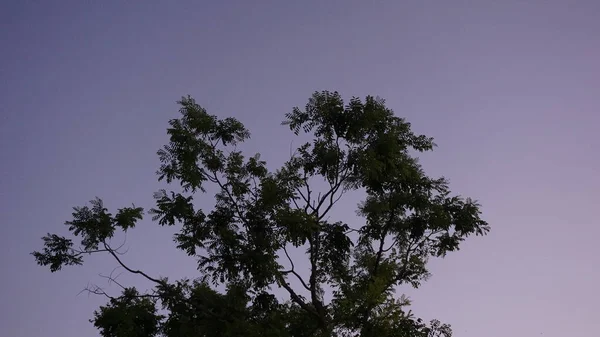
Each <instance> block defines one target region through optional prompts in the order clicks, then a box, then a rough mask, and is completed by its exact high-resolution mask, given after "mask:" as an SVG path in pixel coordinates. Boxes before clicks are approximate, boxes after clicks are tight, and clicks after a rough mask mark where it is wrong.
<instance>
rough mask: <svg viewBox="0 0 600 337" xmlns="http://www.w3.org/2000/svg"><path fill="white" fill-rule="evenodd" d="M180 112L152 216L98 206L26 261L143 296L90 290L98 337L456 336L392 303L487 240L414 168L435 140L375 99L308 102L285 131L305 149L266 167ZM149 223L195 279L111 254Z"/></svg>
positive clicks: (187, 111) (230, 138) (188, 102)
mask: <svg viewBox="0 0 600 337" xmlns="http://www.w3.org/2000/svg"><path fill="white" fill-rule="evenodd" d="M178 103H179V105H180V114H181V115H180V117H179V118H177V119H172V120H170V121H169V127H168V129H167V133H168V136H169V139H170V140H169V142H168V144H166V145H165V146H164V147H163V148H162V149H160V150H159V151H158V157H159V159H160V163H161V165H160V168H159V169H158V171H157V174H158V179H159V180H165V181H166V182H167V183H169V186H171V187H172V189H173V190H172V191H167V190H159V191H158V192H156V193H155V195H154V198H155V200H156V205H155V206H154V208H152V209H150V210H149V211H148V212H145V211H144V209H143V208H141V207H136V206H132V207H124V208H121V209H117V210H116V211H114V212H113V213H111V212H109V210H108V209H107V208H106V207H105V206H104V204H103V202H102V200H101V199H98V198H97V199H94V200H92V201H91V202H90V204H89V205H87V206H83V207H75V208H74V211H73V218H72V219H71V220H69V221H67V222H66V225H67V227H68V230H69V232H70V236H69V237H63V236H59V235H56V234H48V235H46V236H45V237H43V241H44V248H43V250H41V251H36V252H33V253H32V254H33V256H34V257H35V260H36V261H37V263H38V264H40V265H44V266H48V267H49V268H50V270H51V271H52V272H56V271H59V270H60V269H61V268H62V267H64V266H69V265H81V264H83V263H84V257H86V256H87V255H89V254H106V255H108V256H110V257H111V258H113V259H114V260H115V263H117V264H118V265H119V266H121V267H122V268H124V269H125V270H127V271H128V272H130V273H133V274H138V275H139V276H140V277H142V278H145V279H146V280H147V281H149V282H151V283H152V284H153V285H154V288H153V289H152V290H151V291H149V292H140V291H139V290H138V289H136V288H135V287H127V286H122V288H123V289H122V293H121V294H120V295H118V296H115V295H110V294H108V293H106V292H105V291H103V290H102V289H100V288H95V289H89V290H90V291H91V292H95V293H100V294H103V295H106V296H108V297H109V301H108V303H106V304H105V305H103V306H101V307H100V308H99V309H98V310H97V311H96V312H95V313H94V316H93V318H92V320H91V321H92V323H93V324H94V325H95V326H96V327H97V329H98V330H99V332H100V334H101V335H102V336H104V337H151V336H165V337H179V336H181V337H183V336H185V337H193V336H197V337H225V336H232V337H233V336H248V337H258V336H264V337H271V336H272V337H275V336H277V337H312V336H323V337H324V336H327V337H330V336H336V337H345V336H348V337H349V336H362V337H365V336H378V337H386V336H390V337H391V336H397V337H402V336H411V337H413V336H415V337H419V336H422V337H433V336H445V337H449V336H451V330H450V327H449V326H448V325H446V324H442V323H440V322H439V321H437V320H434V321H431V322H429V323H426V322H424V321H423V320H421V319H419V318H416V317H414V316H413V314H412V313H411V311H410V310H409V309H408V306H409V304H410V303H409V301H408V299H407V298H405V297H404V296H399V295H396V293H395V291H396V289H397V288H398V287H399V286H401V285H408V286H412V287H418V286H419V285H420V284H421V283H422V282H423V281H425V280H426V279H427V277H428V276H429V272H428V270H427V262H428V259H429V258H430V257H443V256H445V255H446V254H447V253H449V252H452V251H456V250H458V249H459V245H460V244H461V242H462V241H463V240H465V239H466V238H467V237H469V236H470V235H484V234H486V233H487V232H488V231H489V225H488V224H487V223H486V222H485V221H484V220H482V219H481V218H480V209H479V207H480V206H479V205H478V204H477V203H476V202H475V201H473V200H471V199H469V198H462V197H460V196H457V195H453V194H452V193H451V192H450V190H449V186H448V182H447V180H446V179H444V178H432V177H429V176H428V175H427V174H426V173H425V172H424V170H423V169H422V167H421V165H420V164H419V162H418V158H417V157H416V154H417V153H418V152H423V151H430V150H432V149H433V148H434V146H435V144H434V143H433V139H432V138H429V137H426V136H424V135H417V134H414V133H413V131H412V130H411V125H410V123H408V122H407V121H405V120H404V119H403V118H400V117H397V116H395V115H394V113H393V112H392V110H391V109H389V108H388V107H387V106H386V104H385V101H384V100H382V99H380V98H376V97H373V96H367V97H366V98H365V99H364V100H361V99H360V98H356V97H353V98H351V99H350V100H349V102H347V103H344V101H343V99H342V97H341V96H340V94H339V93H337V92H328V91H323V92H315V93H314V94H313V95H312V97H310V99H309V100H308V103H307V104H306V107H305V108H304V109H300V108H294V109H293V110H292V112H290V113H287V114H285V119H284V122H283V125H285V126H287V127H289V129H290V130H291V131H292V132H293V134H294V135H296V136H302V138H301V139H307V138H308V137H310V138H309V139H311V140H310V141H308V142H306V143H304V144H302V145H300V146H299V147H298V148H297V149H296V150H295V152H294V153H293V154H292V156H291V158H289V160H287V161H286V162H285V163H284V164H283V165H282V166H281V167H280V168H278V169H276V170H272V169H269V168H268V167H267V163H266V162H264V161H263V160H261V159H260V156H259V155H258V154H257V155H253V156H244V155H243V153H242V152H241V151H239V150H238V148H237V147H236V145H237V144H239V143H242V142H244V141H245V140H247V139H248V138H249V137H250V132H249V131H248V130H247V129H246V128H245V127H244V125H243V124H242V123H241V122H240V121H238V120H237V119H234V118H224V119H220V118H218V117H217V116H214V115H211V114H209V113H208V112H207V111H206V110H205V109H204V108H202V107H201V106H200V105H199V104H197V103H196V101H195V100H194V99H193V98H191V97H189V96H188V97H184V98H182V99H181V100H180V101H179V102H178ZM208 186H212V187H211V190H216V194H215V196H214V198H215V205H214V207H212V208H210V209H206V207H202V205H198V204H197V203H194V196H197V194H198V193H206V192H207V191H208V189H207V187H208ZM323 186H325V187H324V188H322V187H323ZM350 191H357V192H359V193H362V194H361V195H362V196H363V199H362V201H361V202H360V203H359V204H358V205H357V209H356V211H357V214H358V216H357V220H356V221H355V222H354V223H346V222H343V221H335V220H331V215H332V209H334V207H335V205H336V203H337V202H338V201H339V200H340V199H341V198H342V197H343V196H344V194H345V193H347V192H350ZM145 213H149V214H150V215H151V216H152V219H153V220H154V221H156V222H157V223H158V224H159V225H160V226H178V228H179V229H178V232H177V234H176V235H175V236H174V243H175V244H176V246H177V248H179V249H181V250H183V251H185V252H186V253H187V255H189V256H190V257H191V258H194V259H195V260H196V261H197V266H198V268H197V269H198V270H197V271H190V275H197V277H192V278H190V279H182V280H177V281H170V280H168V279H167V278H166V277H158V276H151V275H149V274H147V273H146V272H144V271H141V270H137V269H135V268H134V267H133V266H130V265H128V264H127V262H126V261H125V256H123V255H122V254H121V252H120V251H119V249H118V248H116V247H113V246H112V245H111V239H112V238H113V237H114V236H115V234H116V233H118V232H127V231H129V230H131V229H132V228H134V227H135V226H136V225H137V223H138V222H139V221H140V220H142V218H143V216H144V214H145ZM75 240H76V241H77V245H75ZM291 249H295V250H297V251H300V252H304V254H300V256H298V254H296V255H293V254H290V253H289V251H290V250H291ZM301 258H302V259H303V260H302V259H301ZM301 260H302V261H301ZM301 264H302V265H304V266H308V268H305V269H306V270H301V269H300V268H299V267H298V266H299V265H301ZM217 286H221V287H222V288H223V289H225V290H223V291H218V290H216V288H217Z"/></svg>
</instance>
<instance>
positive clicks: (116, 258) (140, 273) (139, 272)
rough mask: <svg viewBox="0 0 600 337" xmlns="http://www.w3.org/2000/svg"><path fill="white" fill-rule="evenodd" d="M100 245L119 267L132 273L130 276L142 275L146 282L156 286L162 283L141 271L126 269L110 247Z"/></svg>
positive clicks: (105, 244)
mask: <svg viewBox="0 0 600 337" xmlns="http://www.w3.org/2000/svg"><path fill="white" fill-rule="evenodd" d="M102 243H103V244H104V248H105V249H106V250H107V251H108V253H109V254H110V255H112V256H113V257H114V258H115V260H117V262H118V263H119V264H120V265H121V266H122V267H123V268H125V270H127V271H128V272H130V273H132V274H139V275H142V276H143V277H145V278H146V279H147V280H149V281H152V282H154V283H156V284H163V282H162V281H160V280H158V279H156V278H153V277H151V276H148V274H146V273H144V272H143V271H141V270H134V269H131V268H129V267H127V266H126V265H125V264H124V263H123V261H121V259H120V258H119V256H118V255H117V254H116V253H115V252H114V251H113V250H112V249H111V248H110V246H109V245H108V244H107V243H106V242H102Z"/></svg>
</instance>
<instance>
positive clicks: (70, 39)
mask: <svg viewBox="0 0 600 337" xmlns="http://www.w3.org/2000/svg"><path fill="white" fill-rule="evenodd" d="M315 90H337V91H339V92H340V93H341V94H342V95H343V96H344V97H345V98H348V99H349V98H350V97H351V96H361V97H364V96H366V95H368V94H372V95H379V96H381V97H383V98H385V99H386V100H387V104H388V106H389V107H390V108H392V109H393V110H394V111H395V112H396V114H397V115H399V116H402V117H406V118H407V120H408V121H410V122H411V123H412V124H413V127H414V129H415V130H416V131H417V132H419V133H425V134H427V135H430V136H433V137H434V138H435V141H436V143H437V144H438V145H439V146H438V148H437V149H436V150H435V151H434V152H432V153H429V154H426V155H424V156H423V157H422V164H423V166H424V168H425V169H426V171H427V172H428V173H430V174H431V175H434V176H439V175H444V176H446V177H447V178H448V179H449V180H450V182H451V188H452V190H453V191H454V192H455V193H457V194H461V195H464V196H470V197H473V198H475V199H477V200H479V201H480V203H481V204H482V210H483V212H484V214H483V215H484V217H485V219H486V220H487V221H488V222H489V223H490V224H491V225H492V231H491V232H490V234H489V235H488V236H487V237H483V238H481V237H478V238H473V239H469V240H467V242H466V243H465V244H464V246H463V248H462V249H461V250H460V251H459V252H457V253H452V254H450V255H448V257H447V258H445V259H443V260H432V261H431V272H432V274H433V276H432V278H431V279H430V280H429V281H428V282H426V283H425V284H424V285H423V286H422V287H421V288H420V289H418V290H416V291H413V290H410V289H403V288H401V289H400V291H403V292H406V293H408V294H410V296H411V298H412V299H413V301H414V304H413V306H412V309H413V312H414V313H415V314H416V315H417V316H420V317H424V318H426V319H430V318H437V319H440V320H441V321H443V322H447V323H450V324H451V325H452V327H453V329H454V336H456V337H530V336H541V335H542V334H543V336H544V337H565V336H569V337H591V336H595V335H597V334H598V331H600V319H598V313H599V312H600V311H599V309H598V303H599V302H600V288H599V287H598V286H599V285H600V253H599V252H598V251H599V250H598V249H599V247H600V246H599V244H598V238H599V237H600V227H599V225H600V222H599V220H598V215H597V214H598V209H599V208H600V206H599V205H600V197H599V196H598V195H599V194H598V192H599V191H600V151H598V149H600V133H599V132H598V128H599V127H600V1H598V0H588V1H576V0H573V1H564V0H563V1H554V0H546V1H543V0H537V1H534V0H529V1H527V0H522V1H516V0H493V1H483V0H472V1H466V0H464V1H459V0H445V1H441V0H440V1H423V0H421V1H364V0H363V1H358V0H356V1H348V0H346V1H316V0H314V1H241V0H240V1H177V0H173V1H116V0H113V1H91V0H78V1H76V0H56V1H33V0H4V1H2V3H1V4H0V102H1V105H0V109H1V110H0V226H1V227H0V247H2V250H3V253H2V254H1V255H0V267H1V269H0V270H1V272H2V276H1V277H0V335H1V336H6V337H38V336H39V337H42V336H56V337H82V336H98V332H97V331H96V330H95V329H94V327H93V326H92V325H91V324H90V323H89V322H88V320H89V319H90V318H91V317H92V313H93V311H94V310H95V309H96V308H97V307H98V306H99V305H101V304H103V303H104V302H105V299H104V298H100V297H98V296H88V295H86V294H85V293H82V294H79V295H78V293H79V292H80V291H81V290H82V289H83V288H84V287H86V285H87V284H88V283H97V284H100V285H104V284H105V283H106V281H105V280H103V279H102V278H100V277H99V276H98V273H110V272H111V270H112V268H113V267H114V266H115V263H114V262H113V261H112V260H110V259H109V257H108V256H105V257H97V258H93V259H89V261H88V263H86V264H85V265H84V266H83V267H71V268H66V269H64V270H63V271H61V272H60V273H55V274H51V273H50V272H49V270H48V269H47V268H43V267H38V266H37V265H36V264H35V261H34V260H33V257H32V256H31V255H29V253H30V252H31V251H33V250H36V249H40V248H41V246H42V241H41V240H40V238H41V237H42V236H43V235H45V234H46V233H47V232H52V233H54V232H57V233H61V234H65V233H66V232H65V230H66V228H65V226H63V222H64V221H65V220H68V219H69V217H70V213H71V211H72V209H71V208H72V207H73V206H78V205H84V204H85V203H86V202H87V201H88V200H90V199H92V198H94V197H95V196H98V197H101V198H103V199H104V200H105V202H106V205H107V206H108V207H109V209H111V210H114V209H115V208H118V207H125V206H128V205H131V203H135V204H136V205H139V206H142V207H145V208H150V207H152V206H153V200H152V193H153V192H154V191H156V190H157V189H158V188H160V187H161V186H162V185H161V184H159V183H158V182H157V181H156V175H155V171H156V169H157V168H158V166H159V162H158V158H157V156H156V150H157V149H158V148H159V147H160V146H161V145H162V144H164V143H165V142H166V141H167V137H166V134H165V129H166V127H167V121H168V120H169V119H170V118H174V117H176V116H177V109H178V108H177V105H176V104H175V101H177V100H178V99H179V98H180V97H181V96H182V95H187V94H190V95H192V96H193V97H195V98H196V100H197V101H198V103H199V104H201V105H202V106H203V107H205V108H206V109H207V110H208V111H209V112H210V113H212V114H216V115H218V116H222V117H228V116H235V117H237V118H239V119H240V120H241V121H243V122H244V123H245V124H246V126H247V127H248V128H249V129H250V131H251V132H252V139H251V141H249V142H248V143H247V144H246V145H244V149H247V150H248V151H249V152H248V154H252V153H254V152H261V153H262V155H263V158H264V159H265V160H267V161H268V162H269V163H270V164H269V166H270V167H271V168H276V167H277V165H278V164H280V163H281V162H282V161H283V160H285V159H286V158H287V157H288V156H289V148H290V143H291V142H292V141H293V139H294V138H293V134H291V133H290V132H289V131H288V130H287V129H286V128H285V127H282V126H280V125H279V124H280V122H281V121H282V119H283V114H284V113H286V112H289V111H291V109H292V108H293V107H294V106H304V104H305V103H306V101H307V99H308V97H309V96H310V95H311V93H312V92H313V91H315ZM296 144H297V143H296ZM205 198H206V200H207V202H208V201H209V200H210V195H208V196H206V197H205ZM356 201H357V200H356ZM355 204H356V202H355V201H350V202H349V203H346V204H345V206H344V207H345V209H337V210H336V212H337V214H339V215H340V216H342V217H343V216H344V214H353V213H354V210H355ZM348 221H352V220H348ZM171 233H172V232H171V231H169V230H168V229H164V228H160V227H159V226H158V225H157V224H156V223H153V222H152V221H151V220H150V219H149V218H148V219H146V220H144V221H143V222H141V223H140V224H139V226H138V227H137V228H136V229H135V230H134V231H132V232H131V233H129V234H128V237H127V246H128V247H129V253H128V254H127V255H126V257H125V259H126V261H127V262H128V263H129V264H130V265H132V266H134V267H136V268H139V269H144V270H148V272H149V273H151V274H153V275H163V276H170V277H171V278H178V277H183V276H189V277H196V276H199V275H198V272H197V271H196V270H195V263H194V261H193V260H190V259H188V258H186V256H185V255H184V254H183V253H181V252H179V251H176V250H175V248H174V246H173V245H172V244H171ZM123 277H124V278H123V280H124V282H128V284H138V283H136V282H137V281H139V279H137V278H134V277H126V276H123ZM107 289H109V290H110V291H113V292H117V291H118V288H116V287H114V286H113V287H109V288H107Z"/></svg>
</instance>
